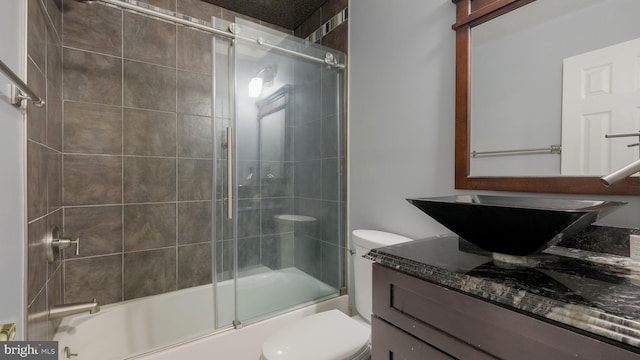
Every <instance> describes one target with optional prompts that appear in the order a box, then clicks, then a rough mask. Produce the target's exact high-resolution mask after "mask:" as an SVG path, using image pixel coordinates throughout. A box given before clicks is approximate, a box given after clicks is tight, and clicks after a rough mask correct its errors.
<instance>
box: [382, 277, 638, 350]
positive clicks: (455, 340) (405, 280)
mask: <svg viewBox="0 0 640 360" xmlns="http://www.w3.org/2000/svg"><path fill="white" fill-rule="evenodd" d="M373 268H374V269H373V313H374V314H376V315H377V316H379V317H380V318H382V319H384V320H385V321H387V322H389V323H390V324H392V325H394V326H396V327H398V328H400V329H402V330H404V331H406V332H408V333H410V334H412V335H414V336H415V337H417V338H419V339H421V340H422V341H425V342H428V343H429V344H431V345H433V346H434V347H436V348H438V349H441V350H442V351H443V352H445V353H447V354H449V355H451V356H453V357H456V358H461V359H466V358H467V356H468V354H467V353H465V352H466V351H468V349H465V348H464V347H461V346H459V344H460V343H463V344H465V345H467V346H468V347H470V348H472V349H474V350H476V351H480V352H482V353H483V354H484V356H485V357H486V358H494V357H496V358H502V359H593V360H600V359H617V360H618V359H619V360H622V359H636V360H637V359H640V354H637V353H634V352H631V351H628V350H625V349H623V348H621V347H617V346H614V345H611V344H608V343H605V342H603V341H600V340H598V339H595V338H592V337H589V336H585V335H582V334H579V333H577V332H574V331H571V330H568V329H565V328H563V327H560V326H557V325H553V324H551V323H548V322H545V321H542V320H539V319H536V318H533V317H531V316H527V315H524V314H520V313H518V312H515V311H512V310H509V309H506V308H504V307H501V306H498V305H495V304H492V303H490V302H487V301H484V300H481V299H477V298H475V297H472V296H469V295H465V294H462V293H459V292H456V291H453V290H450V289H447V288H444V287H442V286H439V285H436V284H432V283H430V282H427V281H423V280H420V279H418V278H415V277H412V276H409V275H406V274H403V273H400V272H398V271H395V270H391V269H389V268H385V267H383V266H381V265H378V264H374V266H373ZM474 356H477V354H476V355H474ZM475 358H478V357H475Z"/></svg>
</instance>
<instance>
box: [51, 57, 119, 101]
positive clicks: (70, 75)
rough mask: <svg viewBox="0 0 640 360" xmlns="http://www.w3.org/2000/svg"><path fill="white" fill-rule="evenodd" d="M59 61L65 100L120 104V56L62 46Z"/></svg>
mask: <svg viewBox="0 0 640 360" xmlns="http://www.w3.org/2000/svg"><path fill="white" fill-rule="evenodd" d="M62 64H63V71H64V85H63V89H64V91H63V98H64V99H65V100H77V101H85V102H91V103H97V104H107V105H120V104H122V60H121V59H119V58H115V57H112V56H105V55H99V54H94V53H89V52H85V51H79V50H74V49H69V48H65V49H64V50H63V59H62Z"/></svg>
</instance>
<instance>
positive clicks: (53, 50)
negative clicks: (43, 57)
mask: <svg viewBox="0 0 640 360" xmlns="http://www.w3.org/2000/svg"><path fill="white" fill-rule="evenodd" d="M46 74H47V79H48V80H49V82H51V86H53V87H54V88H55V89H56V90H58V91H59V92H60V93H62V45H61V43H60V39H59V38H58V36H57V35H56V33H55V32H53V31H48V32H47V72H46Z"/></svg>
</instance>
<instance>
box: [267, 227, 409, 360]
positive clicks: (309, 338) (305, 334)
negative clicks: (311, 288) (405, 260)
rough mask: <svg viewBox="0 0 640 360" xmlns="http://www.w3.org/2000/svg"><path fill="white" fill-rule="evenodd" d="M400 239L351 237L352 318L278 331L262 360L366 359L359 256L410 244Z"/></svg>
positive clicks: (366, 268)
mask: <svg viewBox="0 0 640 360" xmlns="http://www.w3.org/2000/svg"><path fill="white" fill-rule="evenodd" d="M411 240H412V239H409V238H407V237H404V236H400V235H396V234H391V233H386V232H382V231H374V230H354V231H353V233H352V237H351V241H352V249H353V250H355V254H354V256H353V276H354V279H355V291H354V292H353V294H354V295H355V304H356V310H357V311H358V313H359V315H357V316H354V317H353V318H351V317H349V316H347V315H345V314H344V313H343V312H341V311H339V310H330V311H324V312H321V313H318V314H314V315H311V316H307V317H305V318H303V319H301V320H299V321H297V322H296V323H294V324H291V325H289V326H288V327H285V328H283V329H280V330H279V331H277V332H276V333H274V334H273V335H271V336H270V337H269V338H268V339H267V340H266V341H265V342H264V344H263V345H262V356H261V359H263V360H300V359H305V360H346V359H368V358H369V357H370V344H369V342H370V341H369V338H370V335H371V325H370V322H371V264H372V262H371V261H370V260H367V259H364V258H363V257H362V256H363V255H365V254H367V253H368V252H369V250H371V249H373V248H377V247H382V246H389V245H393V244H399V243H403V242H407V241H411Z"/></svg>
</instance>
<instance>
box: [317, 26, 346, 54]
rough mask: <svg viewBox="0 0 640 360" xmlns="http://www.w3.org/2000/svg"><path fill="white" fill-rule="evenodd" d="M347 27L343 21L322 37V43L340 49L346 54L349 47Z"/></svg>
mask: <svg viewBox="0 0 640 360" xmlns="http://www.w3.org/2000/svg"><path fill="white" fill-rule="evenodd" d="M348 29H349V28H348V26H347V24H346V23H343V24H342V25H340V26H338V27H337V28H335V29H333V31H331V32H330V33H328V34H327V35H325V37H323V38H322V45H323V46H326V47H328V48H331V49H336V50H338V51H342V52H343V53H345V54H346V53H347V51H348V49H349V36H348V33H349V31H348Z"/></svg>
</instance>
